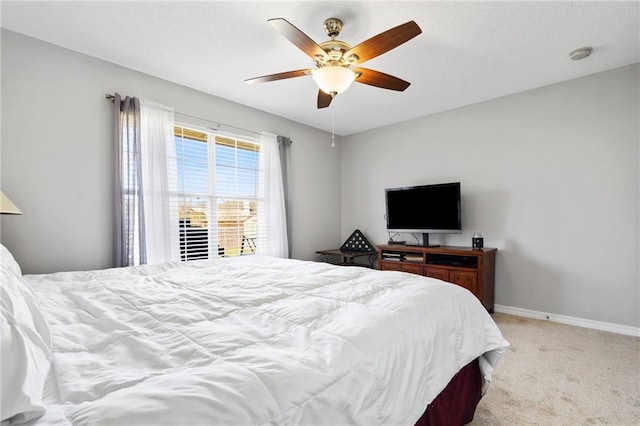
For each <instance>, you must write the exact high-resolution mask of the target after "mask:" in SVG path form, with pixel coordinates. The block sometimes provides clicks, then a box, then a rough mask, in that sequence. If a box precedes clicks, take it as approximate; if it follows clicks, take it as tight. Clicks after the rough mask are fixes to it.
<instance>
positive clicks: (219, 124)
mask: <svg viewBox="0 0 640 426" xmlns="http://www.w3.org/2000/svg"><path fill="white" fill-rule="evenodd" d="M104 97H105V98H106V99H108V100H110V101H111V102H113V101H114V100H115V98H116V97H115V96H114V95H111V94H109V93H107V94H106V95H104ZM174 114H178V115H181V116H183V117H189V118H195V119H196V120H202V121H206V122H208V123H213V124H216V125H217V126H218V129H213V130H220V128H219V126H225V127H231V128H232V129H238V130H242V131H244V132H249V133H253V134H254V135H258V136H260V133H259V132H256V131H253V130H249V129H243V128H242V127H237V126H232V125H231V124H224V123H220V122H218V121H213V120H209V119H208V118H202V117H196V116H195V115H189V114H184V113H182V112H178V111H174Z"/></svg>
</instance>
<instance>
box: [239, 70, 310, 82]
mask: <svg viewBox="0 0 640 426" xmlns="http://www.w3.org/2000/svg"><path fill="white" fill-rule="evenodd" d="M305 75H311V70H310V69H304V70H295V71H287V72H280V73H278V74H270V75H263V76H261V77H254V78H248V79H246V80H245V83H248V84H254V83H266V82H267V81H276V80H284V79H285V78H294V77H303V76H305Z"/></svg>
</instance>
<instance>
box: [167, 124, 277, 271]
mask: <svg viewBox="0 0 640 426" xmlns="http://www.w3.org/2000/svg"><path fill="white" fill-rule="evenodd" d="M174 136H175V144H176V145H175V146H176V149H175V164H176V168H177V170H176V173H175V174H174V175H175V176H176V179H177V181H176V182H175V183H173V185H172V187H173V188H175V190H174V194H175V195H174V196H173V197H172V203H175V205H176V208H177V209H178V211H179V220H180V255H181V259H182V260H194V259H209V258H213V257H217V256H240V255H247V254H253V253H255V252H256V251H257V249H258V247H259V245H260V244H264V238H265V235H266V232H265V229H266V225H265V221H264V212H263V210H264V170H262V169H261V166H260V165H261V162H260V145H259V144H258V143H255V142H252V141H248V140H245V139H238V138H234V137H230V136H227V135H219V134H213V133H208V132H206V131H201V130H197V129H191V128H187V127H182V126H175V127H174Z"/></svg>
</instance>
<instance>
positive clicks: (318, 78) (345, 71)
mask: <svg viewBox="0 0 640 426" xmlns="http://www.w3.org/2000/svg"><path fill="white" fill-rule="evenodd" d="M312 77H313V81H315V82H316V84H317V85H318V87H319V88H320V90H322V91H323V92H325V93H326V94H328V95H332V96H335V95H337V94H339V93H342V92H344V91H345V90H347V89H348V88H349V86H351V83H353V81H354V80H355V79H356V74H355V73H354V72H353V71H351V70H350V69H349V68H345V67H341V66H338V65H329V66H325V67H322V68H318V69H316V70H313V74H312Z"/></svg>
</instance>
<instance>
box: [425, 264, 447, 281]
mask: <svg viewBox="0 0 640 426" xmlns="http://www.w3.org/2000/svg"><path fill="white" fill-rule="evenodd" d="M426 275H427V276H428V277H432V278H437V279H439V280H442V281H449V270H448V269H443V268H431V267H427V273H426Z"/></svg>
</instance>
